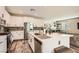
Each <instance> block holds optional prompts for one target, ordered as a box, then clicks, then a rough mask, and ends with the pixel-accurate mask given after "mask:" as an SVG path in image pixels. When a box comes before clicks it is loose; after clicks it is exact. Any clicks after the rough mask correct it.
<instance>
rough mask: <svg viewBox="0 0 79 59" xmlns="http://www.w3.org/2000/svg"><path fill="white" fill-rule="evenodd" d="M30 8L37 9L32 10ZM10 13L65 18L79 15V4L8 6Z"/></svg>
mask: <svg viewBox="0 0 79 59" xmlns="http://www.w3.org/2000/svg"><path fill="white" fill-rule="evenodd" d="M30 9H35V10H34V11H30ZM7 10H8V11H9V12H10V13H15V14H22V15H33V16H37V17H43V18H45V19H49V18H50V19H64V18H69V17H77V16H79V6H8V7H7Z"/></svg>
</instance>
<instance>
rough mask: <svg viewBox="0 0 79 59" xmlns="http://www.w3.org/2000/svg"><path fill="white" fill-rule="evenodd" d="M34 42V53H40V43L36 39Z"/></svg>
mask: <svg viewBox="0 0 79 59" xmlns="http://www.w3.org/2000/svg"><path fill="white" fill-rule="evenodd" d="M34 42H35V44H34V45H35V53H41V42H39V41H38V40H37V39H36V38H35V39H34Z"/></svg>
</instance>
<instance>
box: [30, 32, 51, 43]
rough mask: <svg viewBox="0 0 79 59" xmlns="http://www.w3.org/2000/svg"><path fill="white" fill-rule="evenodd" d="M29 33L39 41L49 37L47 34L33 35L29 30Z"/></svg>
mask: <svg viewBox="0 0 79 59" xmlns="http://www.w3.org/2000/svg"><path fill="white" fill-rule="evenodd" d="M29 34H31V35H32V36H34V37H35V38H36V39H37V40H39V41H40V42H43V41H44V40H46V39H50V38H51V37H49V36H47V35H41V34H39V35H35V34H34V33H33V32H29Z"/></svg>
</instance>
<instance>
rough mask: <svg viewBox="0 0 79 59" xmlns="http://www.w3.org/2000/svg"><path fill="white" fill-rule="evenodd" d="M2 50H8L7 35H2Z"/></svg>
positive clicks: (0, 47) (0, 37)
mask: <svg viewBox="0 0 79 59" xmlns="http://www.w3.org/2000/svg"><path fill="white" fill-rule="evenodd" d="M0 40H1V41H0V52H7V40H6V36H0Z"/></svg>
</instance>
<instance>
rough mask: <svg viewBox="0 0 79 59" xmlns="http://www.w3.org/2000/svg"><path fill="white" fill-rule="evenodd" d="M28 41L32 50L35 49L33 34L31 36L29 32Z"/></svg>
mask: <svg viewBox="0 0 79 59" xmlns="http://www.w3.org/2000/svg"><path fill="white" fill-rule="evenodd" d="M28 43H29V45H30V47H31V49H32V50H33V52H34V51H35V48H34V36H32V35H31V34H28Z"/></svg>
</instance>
